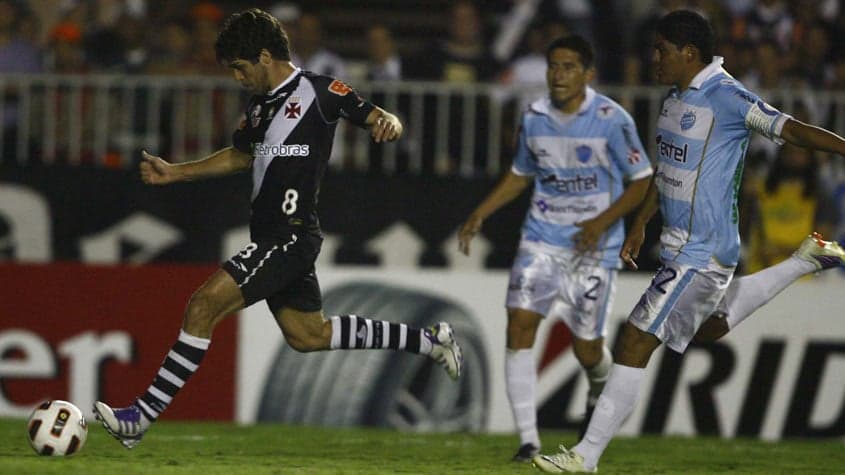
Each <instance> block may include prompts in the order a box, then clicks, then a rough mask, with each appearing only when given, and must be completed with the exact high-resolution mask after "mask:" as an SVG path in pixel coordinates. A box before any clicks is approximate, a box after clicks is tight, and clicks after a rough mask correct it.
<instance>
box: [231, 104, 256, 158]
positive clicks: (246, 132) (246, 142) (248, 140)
mask: <svg viewBox="0 0 845 475" xmlns="http://www.w3.org/2000/svg"><path fill="white" fill-rule="evenodd" d="M253 107H255V101H254V100H253V99H250V101H249V103H248V104H247V107H246V113H245V114H244V116H243V117H241V122H240V124H239V125H238V128H237V129H236V130H235V131H234V132H233V133H232V146H233V147H235V149H237V150H240V151H241V152H243V153H248V154H250V155H252V142H253V140H252V135H253V134H252V125H251V124H250V120H249V115H250V112H251V111H252V109H253Z"/></svg>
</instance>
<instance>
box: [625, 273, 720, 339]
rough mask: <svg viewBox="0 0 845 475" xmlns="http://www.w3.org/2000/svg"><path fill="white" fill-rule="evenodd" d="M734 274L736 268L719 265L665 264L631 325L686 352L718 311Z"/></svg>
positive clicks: (631, 320) (630, 318) (652, 282)
mask: <svg viewBox="0 0 845 475" xmlns="http://www.w3.org/2000/svg"><path fill="white" fill-rule="evenodd" d="M733 273H734V269H733V268H724V267H719V266H716V265H711V266H709V267H707V268H705V269H701V268H697V267H693V266H689V265H685V264H679V263H677V262H672V261H667V262H664V263H663V265H662V266H661V268H660V269H659V270H658V271H657V273H656V274H655V275H654V278H653V279H652V281H651V285H649V287H648V289H646V291H645V293H644V294H643V296H642V297H640V301H639V302H637V305H636V306H635V307H634V310H633V311H631V315H630V316H629V317H628V322H630V323H631V324H632V325H634V326H635V327H637V328H639V329H640V330H642V331H644V332H647V333H651V334H652V335H654V336H656V337H657V338H659V339H660V341H662V342H663V343H665V344H666V346H668V347H669V348H671V349H673V350H675V351H677V352H678V353H683V352H684V350H686V348H687V345H689V342H690V341H691V340H692V337H693V336H695V334H696V332H697V331H698V328H699V327H700V326H701V324H702V323H703V322H704V320H706V319H707V318H708V317H709V316H710V315H712V314H713V312H715V311H716V309H717V306H718V305H719V302H721V301H722V299H723V298H724V295H725V291H726V290H727V288H728V285H729V284H730V283H731V278H732V277H733Z"/></svg>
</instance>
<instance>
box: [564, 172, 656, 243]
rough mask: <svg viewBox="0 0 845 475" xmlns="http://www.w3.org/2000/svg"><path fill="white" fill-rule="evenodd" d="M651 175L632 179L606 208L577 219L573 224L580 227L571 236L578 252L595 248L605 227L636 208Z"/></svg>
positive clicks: (643, 196)
mask: <svg viewBox="0 0 845 475" xmlns="http://www.w3.org/2000/svg"><path fill="white" fill-rule="evenodd" d="M649 183H651V177H645V178H640V179H639V180H634V181H632V182H631V183H629V184H628V186H627V187H625V191H624V192H623V193H622V196H620V197H619V199H617V200H616V201H614V202H613V204H611V205H610V206H609V207H608V208H607V209H606V210H604V211H603V212H601V213H600V214H599V215H597V216H596V217H594V218H592V219H587V220H584V221H579V222H577V223H575V226H578V227H579V228H581V230H580V231H578V233H577V234H575V236H574V237H573V239H574V240H575V248H576V249H577V250H578V252H586V251H591V250H594V249H595V248H596V246H597V245H598V242H599V240H600V239H601V237H602V235H603V234H604V232H605V231H607V228H609V227H610V226H611V225H612V224H613V223H615V222H616V221H617V220H619V219H620V218H623V217H625V216H627V215H628V213H630V212H632V211H634V210H635V209H637V206H639V205H640V203H642V201H643V198H645V196H646V192H647V191H648V186H649Z"/></svg>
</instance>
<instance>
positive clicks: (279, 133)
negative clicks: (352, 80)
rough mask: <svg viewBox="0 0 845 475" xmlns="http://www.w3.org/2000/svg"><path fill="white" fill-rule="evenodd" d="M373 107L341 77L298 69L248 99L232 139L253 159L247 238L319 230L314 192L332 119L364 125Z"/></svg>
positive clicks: (330, 138)
mask: <svg viewBox="0 0 845 475" xmlns="http://www.w3.org/2000/svg"><path fill="white" fill-rule="evenodd" d="M374 107H375V106H373V104H372V103H370V102H369V101H366V100H364V99H362V98H361V97H360V96H358V94H356V93H355V91H353V90H352V88H350V87H349V86H347V85H346V84H344V83H343V82H342V81H340V80H338V79H335V78H333V77H330V76H322V75H318V74H314V73H311V72H309V71H302V70H300V69H298V68H297V69H296V71H295V72H294V73H293V74H291V76H290V77H289V78H288V79H286V80H285V82H283V83H282V84H281V85H279V87H277V88H276V89H274V90H272V91H270V92H269V93H267V94H265V95H260V96H259V95H256V96H253V97H252V98H251V99H250V101H249V105H248V106H247V110H246V117H245V119H244V120H243V121H242V122H241V125H240V127H239V128H238V130H236V131H235V133H234V134H233V136H232V142H233V145H234V147H235V148H236V149H238V150H240V151H242V152H245V153H248V154H250V155H252V157H253V162H252V216H251V218H250V234H251V235H252V239H256V238H284V237H285V236H288V235H290V232H291V231H294V230H300V231H302V230H307V231H311V232H317V233H319V232H320V224H319V219H318V218H317V195H318V193H319V191H320V181H321V180H322V178H323V173H324V172H325V170H326V165H327V163H328V160H329V156H331V151H332V142H333V140H334V133H335V128H336V126H337V121H338V120H340V119H341V118H345V119H348V120H349V121H351V122H352V123H354V124H356V125H358V126H360V127H364V122H365V120H366V119H367V116H368V115H369V114H370V112H371V111H372V110H373V108H374Z"/></svg>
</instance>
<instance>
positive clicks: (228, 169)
mask: <svg viewBox="0 0 845 475" xmlns="http://www.w3.org/2000/svg"><path fill="white" fill-rule="evenodd" d="M141 158H142V160H141V165H140V171H141V180H142V181H143V182H144V183H146V184H148V185H166V184H168V183H175V182H177V181H190V180H196V179H200V178H208V177H213V176H220V175H228V174H231V173H236V172H239V171H242V170H245V169H247V168H249V166H250V165H251V163H252V156H250V155H248V154H246V153H243V152H241V151H240V150H238V149H236V148H234V147H227V148H224V149H221V150H218V151H216V152H214V153H212V154H211V155H209V156H208V157H205V158H203V159H200V160H197V161H194V162H187V163H179V164H173V163H168V162H167V161H166V160H164V159H163V158H161V157H157V156H155V155H151V154H149V153H147V151H146V150H144V151H142V152H141Z"/></svg>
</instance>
